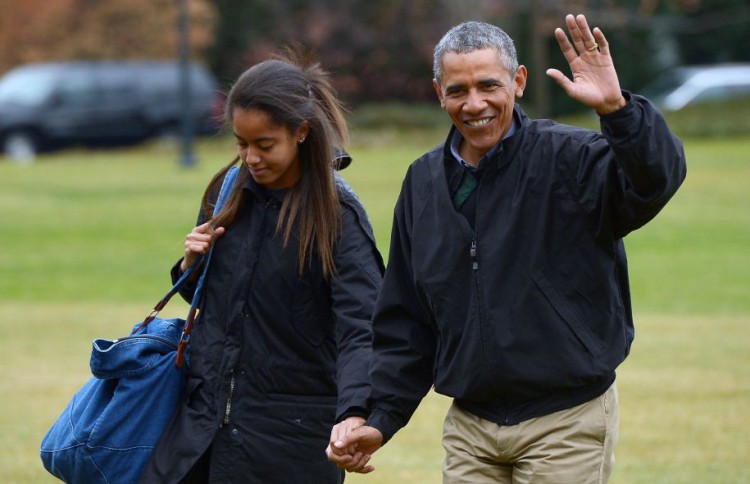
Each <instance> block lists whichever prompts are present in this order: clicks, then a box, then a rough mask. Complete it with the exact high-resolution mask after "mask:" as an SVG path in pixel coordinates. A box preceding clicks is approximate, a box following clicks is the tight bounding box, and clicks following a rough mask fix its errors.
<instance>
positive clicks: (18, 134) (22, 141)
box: [3, 131, 39, 163]
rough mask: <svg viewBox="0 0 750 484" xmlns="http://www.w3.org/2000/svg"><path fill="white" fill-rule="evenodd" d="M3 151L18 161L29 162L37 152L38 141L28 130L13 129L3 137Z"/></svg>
mask: <svg viewBox="0 0 750 484" xmlns="http://www.w3.org/2000/svg"><path fill="white" fill-rule="evenodd" d="M3 152H4V153H5V155H6V156H8V157H9V158H10V159H11V160H13V161H15V162H18V163H30V162H32V161H33V160H34V158H35V157H36V154H37V153H38V152H39V141H38V139H37V137H36V136H35V135H34V133H31V132H29V131H14V132H12V133H10V134H8V135H7V136H6V137H5V141H4V143H3Z"/></svg>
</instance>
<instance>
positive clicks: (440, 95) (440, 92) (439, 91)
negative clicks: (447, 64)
mask: <svg viewBox="0 0 750 484" xmlns="http://www.w3.org/2000/svg"><path fill="white" fill-rule="evenodd" d="M432 87H434V88H435V94H437V97H438V101H440V107H441V108H445V98H443V90H442V89H441V88H440V83H438V82H437V79H433V80H432Z"/></svg>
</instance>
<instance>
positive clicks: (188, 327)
mask: <svg viewBox="0 0 750 484" xmlns="http://www.w3.org/2000/svg"><path fill="white" fill-rule="evenodd" d="M238 172H239V166H233V167H231V168H230V169H229V171H227V174H226V176H225V177H224V182H223V183H222V184H221V190H220V191H219V197H218V198H217V199H216V205H215V206H214V215H216V214H218V213H219V212H220V211H221V208H222V207H223V206H224V203H225V202H226V199H227V198H229V194H230V193H231V192H232V187H233V186H234V181H235V179H236V178H237V173H238ZM213 252H214V244H211V248H210V249H209V250H208V254H206V261H205V263H204V264H203V271H201V276H200V278H199V279H198V284H196V286H195V293H194V294H193V302H192V303H191V304H190V312H189V313H188V317H187V320H186V321H185V327H184V328H183V329H182V336H181V337H180V342H179V343H178V344H177V362H176V363H177V367H178V368H182V365H183V363H184V361H185V350H187V345H188V341H189V340H190V333H191V332H192V331H193V321H194V320H195V316H196V314H198V305H199V304H200V301H201V297H202V295H203V285H204V281H205V279H206V274H207V273H208V266H209V264H210V263H211V254H213ZM199 263H200V260H197V261H195V262H194V263H193V266H197V265H198V264H199ZM180 279H182V278H180ZM178 282H179V281H178Z"/></svg>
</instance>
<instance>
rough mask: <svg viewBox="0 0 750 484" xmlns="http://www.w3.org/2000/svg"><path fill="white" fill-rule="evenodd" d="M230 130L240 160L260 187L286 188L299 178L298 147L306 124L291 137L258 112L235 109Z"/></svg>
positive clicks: (261, 112) (306, 129)
mask: <svg viewBox="0 0 750 484" xmlns="http://www.w3.org/2000/svg"><path fill="white" fill-rule="evenodd" d="M232 130H233V131H234V136H235V138H237V147H238V148H239V151H240V159H241V160H242V161H243V163H245V165H247V167H248V169H249V170H250V174H251V175H252V177H253V179H254V180H255V182H256V183H258V184H259V185H263V186H264V187H266V188H270V189H273V190H279V189H282V188H289V187H291V186H293V185H294V184H295V183H297V180H299V176H300V163H299V145H300V143H301V142H302V141H304V139H305V137H306V136H307V132H308V130H309V128H308V124H307V122H305V123H303V124H302V126H300V128H299V129H298V130H297V132H296V133H294V134H292V133H290V132H289V130H287V129H286V128H285V127H284V126H279V125H276V124H274V123H273V122H272V121H271V118H270V117H269V116H268V115H267V114H266V113H265V112H264V111H261V110H259V109H240V108H234V110H233V111H232Z"/></svg>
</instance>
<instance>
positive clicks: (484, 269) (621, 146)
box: [368, 95, 686, 440]
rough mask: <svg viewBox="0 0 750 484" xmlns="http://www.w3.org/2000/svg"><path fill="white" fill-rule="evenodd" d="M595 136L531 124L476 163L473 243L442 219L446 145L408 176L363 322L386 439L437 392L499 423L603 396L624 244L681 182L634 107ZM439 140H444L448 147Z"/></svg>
mask: <svg viewBox="0 0 750 484" xmlns="http://www.w3.org/2000/svg"><path fill="white" fill-rule="evenodd" d="M628 99H629V101H628V104H627V105H626V106H625V107H624V108H623V109H621V110H619V111H617V112H615V113H612V114H610V115H607V116H603V117H602V118H601V128H602V133H598V132H594V131H590V130H584V129H578V128H574V127H570V126H565V125H561V124H557V123H555V122H552V121H549V120H532V119H530V118H528V117H527V116H526V115H525V114H524V113H523V111H522V110H521V109H520V107H518V106H516V112H515V115H516V117H517V119H518V120H520V126H519V129H518V130H517V132H516V133H515V134H514V135H513V136H511V137H509V138H507V139H506V140H504V141H502V142H501V145H500V149H499V150H497V153H496V154H495V155H494V156H493V157H491V158H490V159H488V160H487V163H486V164H485V166H484V168H483V173H482V176H481V178H480V181H479V185H478V187H477V190H478V191H477V192H476V197H477V198H476V207H477V209H476V214H475V215H476V217H475V224H476V230H475V231H473V230H472V228H471V226H470V224H469V222H468V221H467V218H466V217H465V216H463V215H462V214H461V213H459V212H458V211H457V210H456V209H455V208H454V205H453V202H452V199H451V197H452V195H453V194H452V193H451V192H450V190H449V188H448V182H447V177H446V167H455V166H456V163H457V162H456V160H455V159H454V158H453V157H452V155H451V153H450V147H449V141H448V142H447V143H446V144H445V145H443V146H440V147H438V148H436V149H434V150H433V151H430V152H429V153H427V154H425V155H424V156H422V157H421V158H419V159H418V160H416V161H415V162H414V163H413V164H412V165H411V166H410V168H409V170H408V173H407V175H406V178H405V180H404V182H403V186H402V190H401V194H400V197H399V200H398V203H397V205H396V209H395V215H394V223H393V230H392V235H391V247H390V256H389V261H388V268H387V271H386V276H385V279H384V282H383V288H382V290H381V293H380V297H379V299H378V303H377V306H376V312H375V316H374V319H373V333H374V340H373V366H372V369H371V378H372V381H371V383H372V395H371V405H372V409H373V410H372V414H371V415H370V417H369V420H368V424H369V425H372V426H374V427H376V428H378V429H379V430H381V431H382V432H383V435H384V437H385V439H386V440H387V439H389V438H390V437H391V436H392V435H393V434H394V433H395V432H396V431H397V430H398V429H399V428H401V427H402V426H404V425H405V424H406V422H407V421H408V419H409V418H410V416H411V415H412V413H413V412H414V410H415V409H416V407H417V405H418V404H419V402H420V400H421V398H422V397H423V396H424V395H425V394H426V392H427V391H428V390H429V389H430V387H431V385H433V384H434V386H435V390H436V391H437V392H439V393H441V394H444V395H448V396H451V397H454V398H455V399H456V402H457V404H459V405H460V406H462V407H463V408H464V409H466V410H468V411H470V412H473V413H475V414H477V415H479V416H480V417H483V418H485V419H489V420H492V421H495V422H497V423H500V424H515V423H518V422H520V421H523V420H526V419H528V418H532V417H536V416H540V415H545V414H549V413H552V412H554V411H558V410H562V409H565V408H570V407H572V406H575V405H577V404H580V403H583V402H585V401H587V400H590V399H591V398H594V397H596V396H598V395H599V394H601V393H603V392H604V391H605V390H606V389H607V387H608V386H609V385H611V383H612V382H613V381H614V378H615V368H616V367H617V366H618V365H619V364H620V363H621V362H622V361H623V360H624V359H625V357H626V356H627V354H628V352H629V349H630V345H631V342H632V340H633V320H632V315H631V308H630V291H629V286H628V276H627V263H626V258H625V249H624V246H623V240H622V238H623V237H625V236H626V235H627V234H628V233H629V232H631V231H633V230H635V229H637V228H639V227H641V226H642V225H643V224H645V223H647V222H648V221H649V220H651V219H652V218H653V217H654V216H655V215H656V214H657V213H658V212H659V211H660V210H661V209H662V208H663V207H664V205H665V204H666V203H667V201H668V200H669V199H670V198H671V197H672V195H674V193H675V192H676V190H677V188H678V187H679V186H680V184H681V182H682V180H683V179H684V177H685V173H686V165H685V157H684V153H683V149H682V144H681V142H680V141H679V140H678V139H677V138H676V137H674V136H672V134H671V133H670V132H669V130H668V128H667V126H666V124H665V122H664V119H663V118H662V116H661V115H660V114H659V113H658V112H657V110H656V109H655V108H654V107H653V106H652V105H651V104H650V103H649V102H648V101H647V100H645V99H644V98H642V97H639V96H636V95H629V96H628ZM448 140H450V137H449V138H448Z"/></svg>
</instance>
